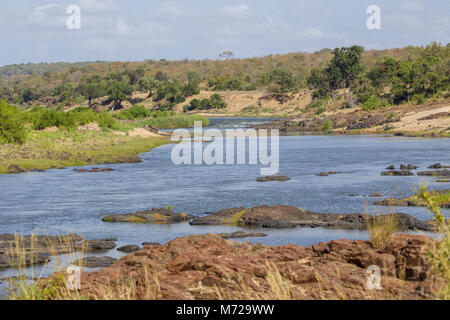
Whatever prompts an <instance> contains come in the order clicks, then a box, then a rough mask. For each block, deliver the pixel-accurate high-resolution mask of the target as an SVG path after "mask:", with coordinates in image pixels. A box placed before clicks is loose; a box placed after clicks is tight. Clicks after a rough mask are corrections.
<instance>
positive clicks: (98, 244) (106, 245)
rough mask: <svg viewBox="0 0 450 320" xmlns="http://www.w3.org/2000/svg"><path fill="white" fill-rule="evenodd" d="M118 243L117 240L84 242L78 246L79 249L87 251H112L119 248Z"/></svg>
mask: <svg viewBox="0 0 450 320" xmlns="http://www.w3.org/2000/svg"><path fill="white" fill-rule="evenodd" d="M116 241H117V239H115V238H108V239H98V240H83V241H81V242H80V243H79V244H78V245H77V248H78V249H81V250H86V251H94V250H111V249H114V248H115V247H117V245H116Z"/></svg>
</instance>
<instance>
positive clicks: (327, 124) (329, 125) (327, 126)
mask: <svg viewBox="0 0 450 320" xmlns="http://www.w3.org/2000/svg"><path fill="white" fill-rule="evenodd" d="M333 127H334V123H333V121H331V120H330V119H326V120H324V121H323V123H322V126H321V127H320V129H321V130H322V131H324V132H325V131H331V130H333Z"/></svg>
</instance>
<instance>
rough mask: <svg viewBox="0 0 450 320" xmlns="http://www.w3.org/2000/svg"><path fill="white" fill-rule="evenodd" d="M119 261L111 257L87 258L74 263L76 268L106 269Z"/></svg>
mask: <svg viewBox="0 0 450 320" xmlns="http://www.w3.org/2000/svg"><path fill="white" fill-rule="evenodd" d="M116 261H117V259H114V258H111V257H86V258H83V259H79V260H76V261H74V262H72V264H73V265H75V266H82V267H86V268H106V267H109V266H110V265H112V264H113V263H114V262H116Z"/></svg>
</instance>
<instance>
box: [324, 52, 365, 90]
mask: <svg viewBox="0 0 450 320" xmlns="http://www.w3.org/2000/svg"><path fill="white" fill-rule="evenodd" d="M363 51H364V48H363V47H360V46H353V47H343V48H340V49H339V48H336V49H334V51H333V54H334V57H333V59H332V60H331V62H330V63H329V64H328V67H327V68H326V69H325V73H326V77H327V79H328V84H329V86H330V89H332V90H336V89H341V88H348V87H349V86H350V83H351V81H353V80H354V79H355V78H356V77H357V76H358V75H359V74H360V73H361V71H362V70H363V67H362V65H361V55H362V53H363Z"/></svg>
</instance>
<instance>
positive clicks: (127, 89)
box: [107, 75, 133, 110]
mask: <svg viewBox="0 0 450 320" xmlns="http://www.w3.org/2000/svg"><path fill="white" fill-rule="evenodd" d="M119 78H121V77H116V76H114V75H113V79H111V80H110V81H109V83H108V89H107V93H108V94H109V97H110V99H111V100H113V101H114V105H113V107H112V110H114V109H116V108H120V107H121V105H122V101H123V100H126V99H128V97H129V96H130V95H131V94H132V93H133V86H132V85H131V84H130V83H129V81H127V79H126V78H121V79H119Z"/></svg>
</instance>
